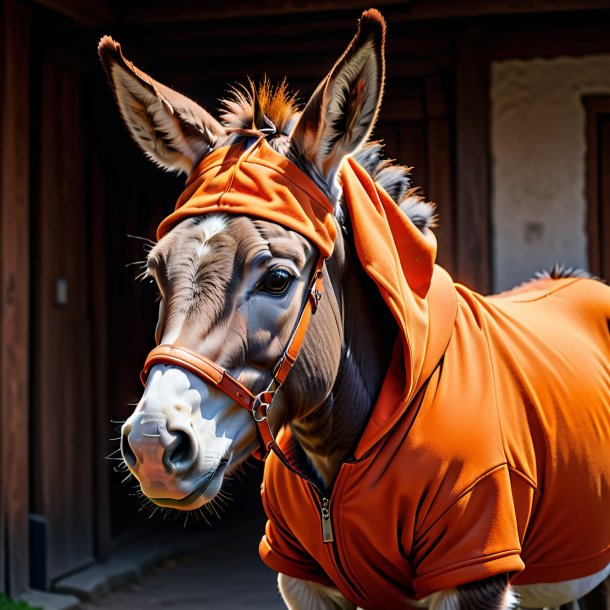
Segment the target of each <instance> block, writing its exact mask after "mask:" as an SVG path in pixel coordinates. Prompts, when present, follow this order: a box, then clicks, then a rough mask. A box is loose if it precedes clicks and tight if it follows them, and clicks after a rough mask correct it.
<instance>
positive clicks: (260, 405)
mask: <svg viewBox="0 0 610 610" xmlns="http://www.w3.org/2000/svg"><path fill="white" fill-rule="evenodd" d="M323 265H324V258H323V257H322V256H320V257H319V258H318V262H317V264H316V267H315V269H314V272H313V275H312V278H311V282H310V284H309V291H308V294H307V297H306V299H305V302H304V304H303V308H302V310H301V313H300V315H299V319H298V321H297V323H296V325H295V327H294V330H293V331H292V335H291V337H290V340H289V341H288V344H287V346H286V349H285V350H284V353H283V355H282V357H281V358H280V359H279V360H278V362H277V364H276V365H275V367H274V369H273V379H272V381H271V384H270V385H269V387H268V388H267V390H265V391H264V392H261V393H260V394H256V395H254V394H253V393H252V392H251V391H250V390H249V389H248V388H247V387H246V386H245V385H243V384H242V383H240V382H239V381H237V379H235V377H233V376H231V374H230V373H228V372H227V371H226V370H225V369H223V368H222V367H221V366H219V365H218V364H216V363H215V362H214V361H212V360H210V359H209V358H206V357H205V356H201V355H200V354H197V353H196V352H193V351H191V350H190V349H188V348H186V347H182V346H180V345H175V344H174V345H166V344H165V345H159V346H157V347H155V348H154V349H153V350H152V351H151V352H150V353H149V354H148V356H147V358H146V362H145V363H144V368H143V369H142V372H141V373H140V379H141V381H142V383H143V384H146V380H147V379H148V373H149V371H150V369H151V367H153V366H154V365H155V364H165V365H168V364H174V365H177V366H180V367H182V368H184V369H186V370H188V371H190V372H191V373H193V374H195V375H197V376H198V377H200V378H201V379H202V380H203V381H205V382H206V383H210V384H212V385H213V386H215V387H217V388H218V389H219V390H220V391H221V392H224V393H225V394H226V395H227V396H229V397H230V398H231V399H233V400H234V401H235V402H236V403H237V404H238V405H239V406H240V407H242V408H244V409H247V410H248V411H250V413H251V414H252V418H253V419H254V421H255V422H256V426H257V431H258V437H259V448H258V449H257V450H256V451H255V453H254V455H255V457H257V458H258V459H261V460H264V459H265V458H266V457H267V455H268V454H269V452H270V451H273V452H274V453H276V455H277V456H278V457H279V458H280V460H281V461H282V462H283V463H284V464H285V465H286V466H287V467H288V468H289V469H290V470H292V471H293V472H296V473H297V474H298V475H299V476H303V474H302V473H301V472H299V471H298V470H296V469H295V468H294V467H293V466H292V465H291V464H290V463H289V462H288V459H287V458H286V456H285V455H284V453H283V452H282V450H281V449H280V448H279V446H278V444H277V442H276V440H275V437H274V436H273V432H272V431H271V427H270V426H269V420H268V419H267V412H268V411H269V407H270V406H271V403H272V402H273V398H274V396H275V393H276V392H277V391H278V390H279V389H280V387H281V386H282V384H283V383H284V381H285V380H286V377H287V376H288V373H289V372H290V370H291V369H292V367H293V366H294V363H295V362H296V359H297V356H298V354H299V351H300V349H301V345H302V344H303V339H304V338H305V333H306V332H307V327H308V326H309V321H310V319H311V315H312V314H313V313H315V312H316V310H317V308H318V303H319V302H320V298H321V297H322V290H323V287H324V286H323V281H322V267H323Z"/></svg>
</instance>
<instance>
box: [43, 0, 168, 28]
mask: <svg viewBox="0 0 610 610" xmlns="http://www.w3.org/2000/svg"><path fill="white" fill-rule="evenodd" d="M34 4H39V5H41V6H44V7H46V8H48V9H51V10H52V11H56V12H57V13H61V14H62V15H65V16H66V17H69V18H70V19H73V20H74V21H76V22H77V23H79V24H80V25H84V26H89V27H99V26H103V25H108V24H111V23H116V15H115V13H114V11H113V9H112V7H111V5H110V3H109V2H108V1H107V0H87V2H83V1H82V0H34ZM170 12H171V10H170Z"/></svg>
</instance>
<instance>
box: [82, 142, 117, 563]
mask: <svg viewBox="0 0 610 610" xmlns="http://www.w3.org/2000/svg"><path fill="white" fill-rule="evenodd" d="M103 169H104V168H103V167H102V164H101V161H100V158H99V154H98V152H97V151H96V152H95V153H94V154H93V156H92V159H91V173H90V175H91V185H90V187H89V192H90V205H91V214H90V219H91V278H92V280H93V281H92V286H91V304H92V305H91V316H92V325H93V331H92V336H93V345H94V349H93V353H92V361H91V365H92V381H93V384H94V387H95V391H94V392H93V403H92V406H93V410H94V413H95V416H94V430H95V434H94V442H93V448H94V453H93V455H94V457H93V469H94V477H95V478H94V480H95V488H94V505H95V554H96V556H97V558H98V559H101V560H104V559H106V558H107V557H108V556H109V554H110V551H111V546H112V538H111V532H110V487H109V481H108V475H109V472H108V471H109V464H110V463H114V462H110V463H109V462H108V460H106V459H105V458H106V456H107V455H109V453H110V452H111V451H112V450H113V449H116V448H117V447H118V443H117V442H114V443H112V445H111V444H110V441H109V438H110V432H111V427H110V419H111V417H110V414H109V400H108V385H109V377H108V341H107V332H108V315H107V303H108V301H107V299H108V295H107V290H106V281H107V280H106V278H107V271H108V270H107V264H106V259H107V248H106V183H105V177H104V171H103Z"/></svg>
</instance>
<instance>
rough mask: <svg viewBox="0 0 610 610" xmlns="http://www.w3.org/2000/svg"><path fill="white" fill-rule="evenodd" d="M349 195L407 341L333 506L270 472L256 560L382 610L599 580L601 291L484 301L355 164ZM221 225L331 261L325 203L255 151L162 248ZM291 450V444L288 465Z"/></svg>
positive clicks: (366, 261) (540, 288)
mask: <svg viewBox="0 0 610 610" xmlns="http://www.w3.org/2000/svg"><path fill="white" fill-rule="evenodd" d="M342 182H343V188H344V193H345V198H346V204H347V207H348V212H349V214H350V218H351V222H352V226H353V228H354V239H355V244H356V249H357V253H358V256H359V259H360V262H361V263H362V265H363V267H364V269H365V270H366V272H367V273H368V274H369V275H370V276H371V278H372V279H373V280H374V282H375V283H376V285H377V287H378V289H379V291H380V293H381V295H382V297H383V298H384V300H385V302H386V304H387V306H388V307H389V309H390V310H391V311H392V313H393V315H394V317H395V318H396V321H397V323H398V327H399V338H398V340H397V343H396V346H395V349H394V355H393V358H392V362H391V364H390V368H389V370H388V373H387V376H386V379H385V381H384V384H383V387H382V390H381V393H380V396H379V398H378V401H377V404H376V406H375V407H374V410H373V413H372V416H371V419H370V421H369V423H368V424H367V427H366V428H365V431H364V433H363V436H362V438H361V439H360V442H359V444H358V446H357V449H356V451H355V453H354V456H353V459H351V460H350V461H348V462H346V463H345V464H343V465H342V466H341V469H340V471H339V474H338V475H337V478H336V480H335V482H334V484H333V488H332V492H331V493H330V494H329V496H328V497H326V498H323V497H321V495H320V494H319V492H318V491H317V489H316V488H315V487H313V486H312V485H311V484H310V483H308V482H306V481H304V480H303V479H301V478H300V477H298V476H297V475H295V474H293V473H292V472H290V471H289V470H288V469H287V468H285V467H284V466H283V465H282V464H281V462H280V461H279V460H278V459H277V458H276V456H274V455H271V456H270V457H269V458H268V460H267V464H266V466H265V477H264V485H263V502H264V505H265V509H266V512H267V515H268V517H269V521H268V524H267V528H266V535H265V537H264V538H263V539H262V541H261V544H260V552H261V556H262V558H263V560H264V561H265V562H266V563H267V564H268V565H269V566H270V567H271V568H273V569H274V570H276V571H279V572H283V573H284V574H287V575H290V576H294V577H296V578H302V579H306V580H312V581H316V582H320V583H323V584H328V585H330V584H334V585H335V586H336V587H338V588H339V590H340V591H341V592H342V594H343V595H344V596H345V598H346V599H348V600H350V601H351V602H353V603H355V604H357V605H359V606H361V607H363V608H366V609H380V610H381V609H395V608H398V607H402V606H403V605H405V604H406V603H407V602H408V600H410V599H413V598H415V597H416V598H420V597H423V596H426V595H428V594H430V593H432V592H435V591H438V590H441V589H446V588H449V587H454V586H456V585H458V584H462V583H466V582H470V581H474V580H479V579H481V578H486V577H489V576H492V575H494V574H498V573H503V572H511V573H513V574H514V578H513V581H514V583H516V584H527V583H533V582H558V581H561V580H568V579H572V578H579V577H582V576H586V575H588V574H591V573H594V572H596V571H599V570H601V569H602V568H603V567H604V566H605V565H606V564H608V563H609V562H610V519H608V507H610V331H609V327H608V323H609V320H610V288H608V287H606V286H604V285H603V284H601V283H599V282H595V281H592V280H585V279H574V278H572V279H563V280H538V281H536V282H532V283H530V284H528V285H526V286H524V287H522V288H519V289H517V290H514V291H512V292H510V293H507V294H504V295H498V296H495V297H482V296H481V295H478V294H476V293H474V292H472V291H470V290H468V289H467V288H465V287H463V286H460V285H453V284H452V282H451V281H450V279H449V277H448V276H447V274H446V273H445V272H444V271H443V270H442V269H440V268H439V267H435V266H434V259H435V254H436V244H435V241H434V238H433V236H432V234H431V233H428V234H426V235H423V234H422V233H421V232H420V231H419V230H418V229H416V227H414V225H413V224H412V223H411V222H410V221H409V220H408V219H407V218H406V217H405V216H404V214H403V213H402V212H401V211H400V210H399V209H398V207H397V206H396V204H395V203H394V202H393V201H392V200H391V199H390V198H389V197H388V195H387V194H386V193H385V192H384V191H383V189H381V188H379V187H378V186H377V185H375V184H374V183H373V181H372V180H371V179H370V177H369V176H368V174H366V172H365V171H364V170H363V169H362V168H361V167H360V166H358V164H357V163H355V162H354V161H353V160H352V159H348V160H347V162H346V163H345V165H344V166H343V169H342ZM219 211H222V212H227V213H241V214H248V215H251V216H255V217H259V218H267V219H269V220H273V221H275V222H279V223H280V224H283V225H285V226H288V227H289V228H292V229H294V230H296V231H299V232H300V233H302V234H303V235H305V236H306V237H308V238H309V239H311V241H312V242H313V243H315V244H316V245H317V246H318V248H320V250H321V251H322V252H324V253H325V254H328V253H330V252H331V251H332V244H333V242H334V238H335V233H334V220H333V219H332V210H331V208H330V206H329V204H328V202H327V200H326V199H325V198H324V196H323V195H322V194H321V193H320V191H319V190H318V189H317V188H316V187H315V185H314V184H313V183H312V182H311V181H310V180H309V179H308V178H307V177H306V176H304V175H303V174H302V173H301V172H300V171H299V170H298V169H297V168H296V167H294V166H293V165H292V164H291V163H290V162H289V161H287V160H286V159H285V158H284V157H282V156H281V155H279V154H278V153H275V152H274V151H273V150H272V149H271V148H270V147H269V145H268V144H267V143H266V142H265V141H262V142H259V143H258V144H257V145H256V146H253V147H251V148H250V149H249V150H248V151H247V152H245V153H244V152H243V148H241V147H232V148H226V149H220V150H219V151H215V152H214V153H212V155H210V156H209V157H208V158H207V159H204V161H203V162H202V164H201V165H200V166H199V167H198V168H197V169H196V170H195V172H194V173H193V175H192V177H191V178H190V179H189V182H188V183H187V190H186V191H185V193H184V195H183V196H182V197H181V199H180V200H179V202H178V209H177V211H176V212H174V214H173V215H172V216H170V217H169V218H168V219H166V221H164V223H162V225H161V227H160V234H163V233H164V232H166V231H167V230H169V229H170V228H171V226H173V224H174V223H175V222H177V221H178V220H179V219H181V218H184V217H187V216H191V215H193V214H204V213H210V212H219ZM293 443H294V439H293V438H292V435H291V433H290V430H289V429H287V430H285V431H284V432H283V434H282V436H281V439H280V444H281V446H282V448H283V449H284V450H285V452H288V453H290V452H291V446H292V445H293ZM326 511H327V512H326ZM325 517H327V518H325ZM324 538H326V542H325V541H324ZM331 539H332V540H331Z"/></svg>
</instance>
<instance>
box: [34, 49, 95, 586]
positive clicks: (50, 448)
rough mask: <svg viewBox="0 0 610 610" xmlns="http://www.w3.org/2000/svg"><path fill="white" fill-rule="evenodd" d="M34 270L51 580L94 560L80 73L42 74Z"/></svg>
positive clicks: (37, 415)
mask: <svg viewBox="0 0 610 610" xmlns="http://www.w3.org/2000/svg"><path fill="white" fill-rule="evenodd" d="M41 77H42V78H41V92H40V93H41V101H42V103H41V104H40V106H39V108H40V113H41V116H40V129H39V138H40V140H39V142H38V146H37V151H38V155H39V156H38V159H37V162H36V164H35V166H36V167H37V170H38V176H39V178H38V183H37V195H38V196H37V198H36V208H35V219H36V224H35V227H34V231H33V242H34V248H33V260H32V264H33V268H34V271H35V273H34V290H35V300H34V301H35V304H34V341H33V347H34V352H33V367H34V388H35V391H34V396H33V402H32V407H33V410H32V414H33V420H32V440H33V444H32V457H33V466H34V467H33V469H32V476H33V481H32V483H33V487H32V489H33V497H32V508H33V511H34V512H35V513H37V514H40V515H42V516H44V517H46V518H47V520H48V530H47V531H48V536H47V547H48V556H47V574H48V578H49V579H53V578H55V577H57V576H59V575H61V574H65V573H67V572H69V571H71V570H73V569H74V568H77V567H80V566H82V565H84V564H86V563H88V562H90V561H92V560H93V558H94V549H93V541H94V536H93V532H94V528H93V515H94V506H93V474H94V472H95V470H94V468H93V443H92V440H93V418H94V413H95V411H94V402H93V392H94V388H93V386H92V372H93V369H92V356H93V351H94V348H95V346H94V345H93V344H92V325H91V323H92V318H91V298H90V293H91V288H90V286H91V282H92V281H95V279H96V278H95V276H94V275H93V274H92V271H93V270H92V267H91V248H90V233H91V229H90V227H91V220H90V219H91V210H90V206H89V201H88V193H87V186H86V184H87V180H88V178H89V171H88V167H87V161H88V155H87V153H86V150H87V149H86V146H85V142H86V139H85V136H86V130H83V128H82V125H83V122H84V121H85V116H84V112H85V109H84V108H83V101H82V90H83V84H82V79H81V75H80V74H78V73H76V72H74V71H73V70H71V69H69V68H67V67H65V66H63V65H61V64H60V63H57V62H56V61H51V60H48V59H47V60H45V61H44V62H43V65H42V75H41Z"/></svg>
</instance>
